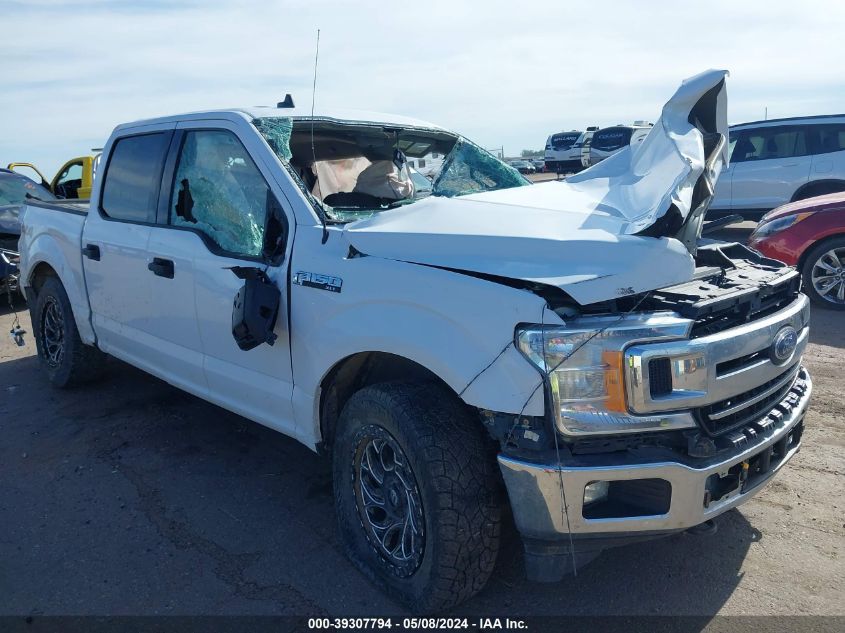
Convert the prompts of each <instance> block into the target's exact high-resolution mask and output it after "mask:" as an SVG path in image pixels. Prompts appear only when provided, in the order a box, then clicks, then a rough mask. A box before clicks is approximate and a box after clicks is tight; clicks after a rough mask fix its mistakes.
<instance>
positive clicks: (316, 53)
mask: <svg viewBox="0 0 845 633" xmlns="http://www.w3.org/2000/svg"><path fill="white" fill-rule="evenodd" d="M319 59H320V29H317V46H316V50H315V51H314V83H313V84H312V85H311V158H312V159H313V161H314V162H313V163H312V169H313V170H314V178H315V179H316V181H317V188H318V189H319V190H320V203H321V213H320V221H321V222H322V223H323V239H322V240H320V243H321V244H325V243H326V242H327V241H328V240H329V227H328V226H327V225H326V210H325V209H323V208H322V201H323V200H322V199H323V188H322V187H320V171H319V170H318V169H317V150H316V149H315V148H314V101H315V100H316V98H317V60H319Z"/></svg>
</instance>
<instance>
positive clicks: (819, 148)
mask: <svg viewBox="0 0 845 633" xmlns="http://www.w3.org/2000/svg"><path fill="white" fill-rule="evenodd" d="M810 129H811V130H812V134H811V136H813V140H814V142H815V148H816V149H815V151H814V152H813V170H812V180H843V179H845V123H828V124H824V125H813V126H812V127H811V128H810Z"/></svg>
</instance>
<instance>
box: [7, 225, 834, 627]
mask: <svg viewBox="0 0 845 633" xmlns="http://www.w3.org/2000/svg"><path fill="white" fill-rule="evenodd" d="M734 233H735V236H736V237H738V236H741V235H742V233H743V230H742V229H739V230H738V231H736V232H734ZM22 320H23V321H24V327H25V328H26V329H29V327H30V326H29V322H28V319H27V318H26V317H25V316H23V315H22ZM843 321H845V315H843V313H838V314H837V313H834V312H830V311H823V310H816V311H814V313H813V333H812V336H811V340H812V343H811V345H810V348H809V351H808V354H807V358H806V362H807V365H808V366H809V368H810V370H811V372H812V374H813V378H814V380H815V397H814V401H813V405H812V408H811V412H810V415H809V417H808V422H807V424H808V430H807V433H806V434H805V436H804V438H805V439H804V446H803V448H802V450H801V452H800V453H799V454H798V455H797V456H796V458H795V459H794V460H793V462H792V463H791V464H790V465H789V466H788V467H787V468H786V469H785V470H784V471H783V472H782V473H781V474H780V475H779V477H778V478H777V479H776V481H775V482H774V483H773V484H772V485H770V486H769V487H768V488H767V489H766V490H765V491H763V492H762V493H761V494H760V495H759V496H758V497H757V498H756V499H754V500H752V501H751V502H749V503H748V504H746V505H745V506H743V507H742V509H741V510H739V511H732V512H729V513H728V514H726V515H724V516H723V517H722V518H721V519H720V520H719V530H718V532H717V533H716V534H711V535H701V536H693V535H689V534H683V535H679V536H675V537H672V538H669V539H664V540H659V541H653V542H649V543H643V544H640V545H634V546H629V547H627V548H623V549H618V550H614V551H610V552H605V553H604V554H603V555H602V556H601V557H600V558H599V559H598V560H597V561H595V562H594V563H593V564H591V565H590V566H588V567H587V568H585V569H584V570H583V571H582V572H581V573H580V574H579V576H578V577H577V578H570V579H567V580H565V581H564V582H561V583H558V584H551V585H541V584H532V583H528V582H527V581H526V580H525V579H524V577H523V572H522V566H521V554H520V552H519V546H518V543H517V542H511V543H510V544H509V545H508V546H507V548H506V550H505V552H503V555H502V556H501V557H500V561H499V565H498V569H497V571H496V573H495V575H494V577H493V578H492V580H491V582H490V583H489V585H488V587H487V588H486V589H485V590H484V591H483V592H482V593H481V594H480V595H479V596H478V597H476V598H475V599H474V600H472V601H471V602H470V603H468V604H466V605H465V606H464V607H462V608H461V609H460V612H461V613H467V614H478V615H491V614H492V615H500V616H501V615H505V614H507V615H529V614H549V615H562V614H623V615H628V614H649V615H653V614H664V615H669V614H696V615H712V614H716V613H722V614H792V615H795V614H840V615H841V614H845V602H843V600H842V588H843V587H845V564H843V554H845V547H843V546H845V525H844V524H843V521H845V519H843V516H845V512H843V510H845V496H843V473H844V472H845V452H843V447H845V404H843V389H844V388H845V382H843V379H842V375H843V368H845V331H843V327H842V326H843ZM11 322H12V317H11V315H10V314H9V313H8V309H7V310H5V311H0V327H2V328H3V332H4V335H3V337H2V338H1V339H0V433H2V442H0V526H2V529H0V614H3V615H9V614H19V615H34V614H149V615H153V614H299V615H304V614H309V615H310V614H331V615H343V616H345V615H356V614H357V615H375V614H399V613H401V612H402V611H401V609H400V608H399V607H398V606H397V605H396V604H394V603H392V602H391V601H390V600H388V599H387V598H385V597H384V596H383V595H382V594H381V593H379V592H378V591H376V590H374V589H373V588H372V587H371V586H370V585H369V584H368V583H367V582H366V581H365V580H364V579H363V578H362V577H361V576H360V575H359V574H358V573H357V572H356V571H355V570H354V569H353V568H352V566H351V565H350V564H349V563H348V562H347V560H346V559H345V558H344V556H343V554H342V553H341V551H340V548H339V545H338V542H337V535H336V533H335V525H334V515H333V511H332V498H331V494H330V490H331V481H330V476H329V465H328V463H327V462H326V461H325V460H323V459H321V458H318V457H317V456H315V455H314V454H312V453H311V452H309V451H308V450H307V449H305V448H303V447H302V446H300V445H299V444H297V443H296V442H295V441H293V440H290V439H287V438H285V437H282V436H281V435H278V434H276V433H274V432H272V431H270V430H268V429H265V428H263V427H260V426H258V425H256V424H253V423H251V422H249V421H247V420H244V419H243V418H240V417H238V416H236V415H233V414H231V413H228V412H226V411H223V410H221V409H218V408H216V407H214V406H212V405H209V404H206V403H204V402H203V401H201V400H198V399H196V398H193V397H191V396H189V395H186V394H184V393H182V392H180V391H178V390H177V389H174V388H172V387H170V386H168V385H166V384H164V383H162V382H160V381H158V380H156V379H154V378H151V377H149V376H147V375H145V374H143V373H141V372H139V371H137V370H135V369H133V368H131V367H129V366H126V365H124V364H122V363H119V362H113V363H112V364H111V369H110V375H109V376H108V378H107V379H106V380H105V381H104V382H102V383H100V384H97V385H93V386H90V387H86V388H83V389H78V390H73V391H54V390H51V389H50V388H49V387H48V385H47V383H46V381H45V379H44V378H43V376H42V375H41V373H40V372H39V371H38V367H37V362H36V359H35V357H34V356H33V354H34V352H35V348H34V344H33V342H32V339H31V338H28V344H27V346H26V347H23V348H17V347H14V346H13V345H12V343H11V340H10V339H9V337H8V336H7V335H6V334H5V332H8V330H9V328H10V325H11Z"/></svg>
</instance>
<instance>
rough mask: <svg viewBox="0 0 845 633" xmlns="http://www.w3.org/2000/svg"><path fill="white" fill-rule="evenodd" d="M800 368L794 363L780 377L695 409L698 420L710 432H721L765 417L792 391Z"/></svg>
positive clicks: (713, 433) (720, 433)
mask: <svg viewBox="0 0 845 633" xmlns="http://www.w3.org/2000/svg"><path fill="white" fill-rule="evenodd" d="M799 369H800V367H799V366H798V365H795V366H794V367H792V368H790V369H789V370H787V371H785V372H784V373H783V374H781V375H780V376H778V377H777V378H773V379H772V380H769V381H767V382H764V383H763V384H762V385H760V386H758V387H755V388H754V389H750V390H749V391H746V392H744V393H741V394H739V395H737V396H734V397H732V398H728V399H726V400H722V401H720V402H714V403H713V404H711V405H708V406H706V407H701V408H700V409H698V410H697V411H696V414H697V417H698V420H699V422H700V424H701V426H702V428H704V430H705V431H707V433H709V434H710V435H722V434H723V433H727V432H728V431H731V430H733V429H736V428H739V427H742V426H747V425H749V424H752V423H753V422H756V421H757V420H759V419H760V418H762V417H764V416H765V415H767V414H768V413H769V411H771V410H772V408H773V407H774V406H775V405H777V404H778V403H779V402H780V401H781V400H783V399H784V398H785V397H786V395H787V394H788V393H789V391H790V389H791V388H792V385H793V384H794V383H795V380H796V378H797V376H798V371H799Z"/></svg>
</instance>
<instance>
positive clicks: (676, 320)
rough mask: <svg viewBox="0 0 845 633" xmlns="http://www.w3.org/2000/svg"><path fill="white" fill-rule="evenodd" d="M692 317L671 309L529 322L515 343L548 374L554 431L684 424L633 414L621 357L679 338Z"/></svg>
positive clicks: (587, 432) (620, 430)
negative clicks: (634, 347) (633, 348)
mask: <svg viewBox="0 0 845 633" xmlns="http://www.w3.org/2000/svg"><path fill="white" fill-rule="evenodd" d="M691 327H692V321H690V320H689V319H682V318H680V317H678V316H677V315H675V314H674V313H672V312H660V313H651V314H631V315H626V316H624V317H619V316H606V317H584V318H580V319H574V320H572V321H570V322H569V323H567V325H566V326H539V325H534V326H529V327H526V328H521V329H518V330H517V332H516V341H517V347H518V348H519V350H520V351H521V352H522V353H523V354H524V355H525V356H526V358H528V360H530V361H531V362H532V363H534V364H535V365H536V366H537V367H538V368H539V369H540V371H542V372H543V373H545V374H547V375H548V377H549V383H550V386H551V394H552V398H553V400H554V402H553V409H554V413H555V416H556V419H557V424H558V429H559V430H560V432H561V433H564V434H567V435H590V434H610V433H627V432H635V431H653V430H661V429H666V428H678V426H679V424H680V425H682V426H684V427H686V426H690V424H688V423H682V422H681V423H677V422H675V423H673V422H671V421H670V420H671V418H669V417H666V416H663V417H661V416H633V415H630V414H629V413H628V408H627V405H626V399H625V380H624V372H623V358H624V350H625V348H626V347H627V346H628V345H630V344H632V343H635V342H644V341H654V340H668V339H683V338H686V337H687V336H688V335H689V331H690V328H691Z"/></svg>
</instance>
